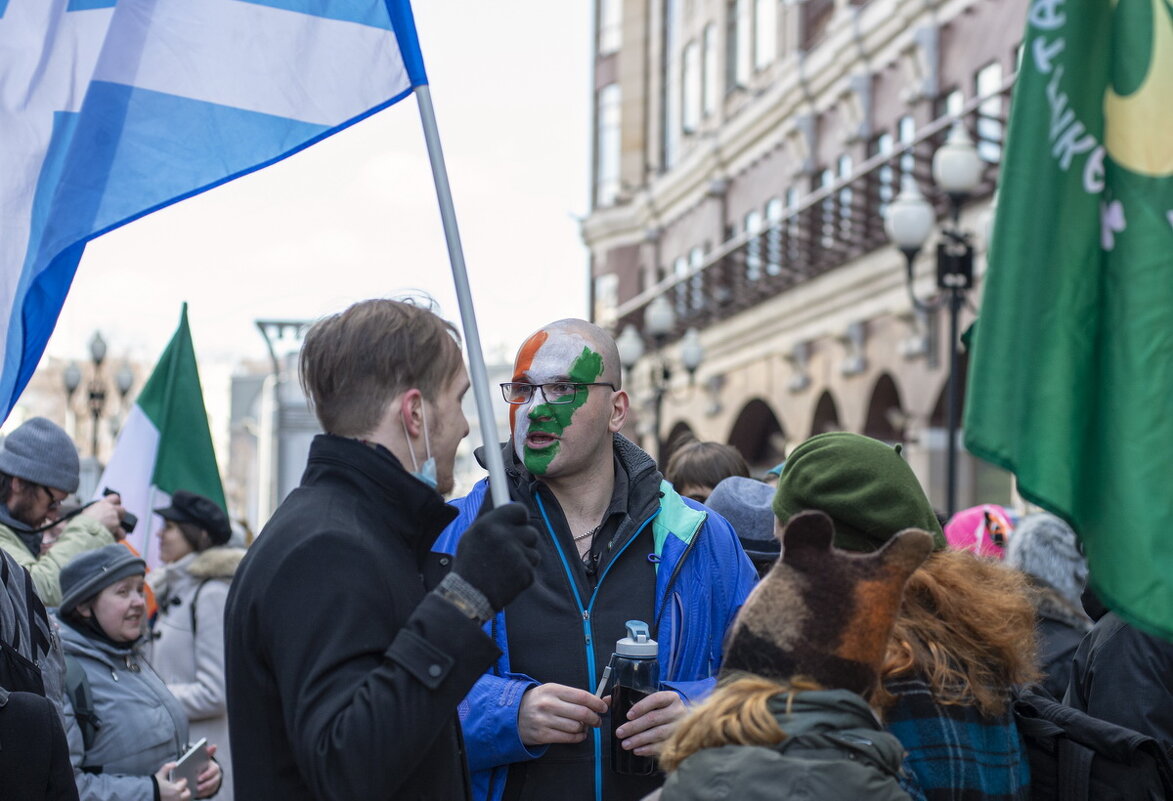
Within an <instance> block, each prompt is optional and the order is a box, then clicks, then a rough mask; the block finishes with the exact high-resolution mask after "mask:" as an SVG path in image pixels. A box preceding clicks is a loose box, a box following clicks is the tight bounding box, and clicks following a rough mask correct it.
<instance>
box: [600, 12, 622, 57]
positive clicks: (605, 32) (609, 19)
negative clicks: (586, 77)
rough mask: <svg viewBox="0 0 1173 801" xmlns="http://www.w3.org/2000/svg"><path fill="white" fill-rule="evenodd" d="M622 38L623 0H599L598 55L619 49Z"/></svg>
mask: <svg viewBox="0 0 1173 801" xmlns="http://www.w3.org/2000/svg"><path fill="white" fill-rule="evenodd" d="M622 38H623V0H599V55H600V56H605V55H607V54H608V53H614V52H616V51H617V50H619V45H620V44H621V43H622Z"/></svg>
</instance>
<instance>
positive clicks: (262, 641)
mask: <svg viewBox="0 0 1173 801" xmlns="http://www.w3.org/2000/svg"><path fill="white" fill-rule="evenodd" d="M454 516H455V512H454V511H453V510H451V509H450V508H449V507H448V506H446V505H445V504H444V502H443V499H442V498H441V497H440V495H439V494H437V493H436V492H435V491H434V490H432V489H430V488H428V487H427V486H425V485H424V484H423V483H422V482H420V481H418V480H417V479H415V478H413V477H412V476H411V475H409V474H408V473H407V472H406V471H405V470H404V469H403V467H402V466H401V465H400V464H399V462H398V460H396V459H395V457H394V456H392V455H391V453H390V452H388V451H387V450H385V449H383V448H379V447H373V446H370V445H367V444H364V443H361V442H358V441H356V440H351V439H344V438H340V437H334V436H329V435H322V436H318V437H316V438H315V439H314V441H313V444H312V445H311V447H310V457H309V463H308V465H307V467H306V472H305V475H304V476H303V477H302V482H301V486H300V487H299V488H298V489H296V490H294V491H293V493H291V494H290V496H289V498H288V499H286V501H285V502H284V503H283V504H281V506H280V508H279V509H278V510H277V512H276V513H275V514H274V515H273V517H272V519H271V520H270V521H269V523H268V524H267V525H266V526H265V528H264V530H263V531H262V533H261V535H260V537H259V538H258V540H257V542H256V544H255V545H253V546H252V548H251V549H250V551H249V554H248V555H247V556H246V557H245V559H244V561H243V563H242V564H241V567H240V569H239V571H238V572H237V574H236V579H235V581H234V582H233V587H232V590H231V592H230V594H229V597H228V604H227V608H226V610H225V618H226V620H225V632H226V634H225V638H226V654H225V659H226V662H227V665H226V671H227V678H228V719H229V728H230V733H231V740H232V759H233V765H234V769H235V773H236V781H235V785H236V797H237V798H247V799H250V801H263V799H280V801H301V800H302V799H330V800H331V801H334V800H337V801H355V800H356V799H363V801H380V800H385V801H390V799H444V800H445V801H450V800H451V799H461V798H466V797H468V779H467V769H466V766H465V759H464V755H463V744H462V741H461V739H460V727H459V724H458V721H457V716H456V708H457V705H458V704H459V703H460V701H461V699H463V698H464V696H465V694H466V693H467V692H468V691H469V689H470V688H471V687H472V685H473V683H474V682H475V681H476V680H477V679H478V678H479V677H480V675H481V674H482V673H484V671H485V670H486V669H487V668H488V667H489V666H490V665H491V664H492V662H493V660H494V659H495V658H496V657H497V655H498V651H497V648H496V646H495V645H494V644H493V642H492V640H491V639H490V638H489V637H488V636H486V635H485V634H484V632H483V631H481V629H480V627H478V626H477V625H476V624H475V623H473V622H472V621H471V620H470V619H469V618H467V617H466V616H465V615H464V614H462V613H461V612H460V611H459V610H457V608H456V607H455V606H453V605H452V604H450V603H448V602H447V601H445V600H443V599H441V598H439V597H437V596H436V595H435V594H434V593H429V592H428V588H429V587H431V586H433V585H434V583H435V582H436V581H437V580H438V578H439V573H440V572H442V570H443V569H444V568H443V567H442V566H441V565H440V564H439V560H441V557H440V556H438V555H434V554H431V553H430V547H431V545H432V543H433V541H434V540H435V538H436V536H437V535H438V534H439V533H440V531H441V530H442V529H443V527H444V526H445V525H446V524H447V523H448V522H449V521H450V520H451V519H452V518H453V517H454ZM443 559H444V562H445V563H446V561H447V557H443ZM425 576H427V578H425Z"/></svg>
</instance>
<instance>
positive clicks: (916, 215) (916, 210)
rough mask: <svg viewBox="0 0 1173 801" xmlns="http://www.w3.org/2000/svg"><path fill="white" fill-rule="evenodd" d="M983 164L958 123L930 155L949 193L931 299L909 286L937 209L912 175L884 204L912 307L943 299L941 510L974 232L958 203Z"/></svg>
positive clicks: (949, 484)
mask: <svg viewBox="0 0 1173 801" xmlns="http://www.w3.org/2000/svg"><path fill="white" fill-rule="evenodd" d="M981 171H982V163H981V159H980V158H979V156H978V153H977V148H975V147H974V144H973V140H972V139H971V138H970V136H969V132H968V131H966V129H965V125H964V124H963V123H961V122H957V123H955V124H954V125H953V128H952V129H951V130H950V131H949V135H948V137H947V138H946V140H945V143H944V144H943V145H942V146H941V147H940V148H938V150H937V152H936V153H934V154H933V180H934V182H935V183H936V184H937V186H938V187H939V188H940V189H941V190H942V191H943V192H945V194H947V195H948V196H949V205H950V215H949V221H948V223H947V224H946V225H944V226H942V228H941V235H940V237H939V241H938V242H937V287H938V289H940V290H942V292H943V293H945V294H939V295H938V296H937V297H936V298H934V299H932V300H930V301H922V300H921V299H920V298H918V297H917V296H916V293H915V291H914V289H913V265H914V262H915V261H916V256H917V254H918V253H919V252H920V250H921V248H923V247H924V244H925V242H926V241H927V240H928V238H929V235H930V234H931V233H932V229H933V225H934V223H935V220H936V213H935V212H934V211H933V207H932V205H931V204H930V203H929V202H928V200H926V199H925V197H924V195H923V194H922V193H921V191H920V187H919V186H918V185H917V183H916V179H914V178H913V177H912V176H911V175H906V176H905V178H904V182H903V185H902V186H901V190H900V194H899V195H897V197H896V198H895V199H894V200H893V201H892V204H891V205H890V206H889V207H888V214H887V216H886V218H885V220H884V228H885V230H886V231H887V234H888V238H889V239H891V240H892V243H893V244H895V245H896V247H898V248H899V249H900V251H901V252H902V253H903V254H904V257H905V260H906V268H907V269H906V273H905V275H906V280H907V284H908V294H909V297H910V298H911V299H912V304H913V306H914V307H916V308H917V309H919V310H921V311H935V310H936V309H939V308H940V307H941V306H942V305H944V304H945V303H946V302H947V303H948V305H949V385H948V389H947V392H948V417H947V423H946V425H947V428H948V441H947V443H946V447H947V464H946V470H947V472H946V480H945V486H946V512H947V513H948V514H949V515H950V516H952V515H953V513H954V512H955V511H957V429H958V414H959V411H960V408H961V401H960V398H958V391H959V390H960V388H961V381H960V376H959V375H958V373H959V369H958V355H959V354H958V345H959V342H958V316H959V314H960V312H961V306H962V304H963V303H964V302H965V293H966V292H967V291H968V290H969V289H970V288H971V287H972V286H973V237H972V235H971V234H970V233H969V232H968V231H963V230H961V224H960V222H961V207H962V204H964V203H965V200H966V198H967V197H968V196H969V195H970V194H972V193H973V191H974V190H975V189H977V187H978V184H979V183H980V181H981Z"/></svg>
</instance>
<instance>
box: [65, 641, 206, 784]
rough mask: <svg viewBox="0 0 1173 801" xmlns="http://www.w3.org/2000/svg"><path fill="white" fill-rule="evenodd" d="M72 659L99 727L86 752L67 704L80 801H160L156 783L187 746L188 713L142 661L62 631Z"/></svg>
mask: <svg viewBox="0 0 1173 801" xmlns="http://www.w3.org/2000/svg"><path fill="white" fill-rule="evenodd" d="M61 638H62V641H63V644H64V646H65V655H66V657H76V658H77V659H78V661H79V662H80V664H81V667H82V669H83V670H84V671H85V674H86V679H87V680H88V681H89V686H90V694H91V697H92V699H93V709H94V713H95V715H96V717H97V719H98V727H97V729H96V731H95V732H94V739H93V742H92V743H91V744H90V747H89V748H86V747H85V741H84V738H83V737H82V731H81V727H80V725H79V723H78V720H77V716H76V714H75V711H74V708H73V699H72V698H70V697H69V694H68V693H66V697H65V735H66V738H67V739H68V740H69V758H70V761H71V762H72V763H73V771H74V776H75V778H76V779H77V787H78V791H79V794H80V796H81V801H154V798H155V789H154V782H153V781H152V780H151V777H152V776H153V775H154V774H155V773H156V772H158V770H159V768H161V767H163V765H164V764H165V763H167V762H172V761H174V760H175V759H177V758H178V757H179V756H180V754H182V753H183V751H184V750H185V748H186V747H187V745H188V735H187V716H186V715H185V714H184V713H183V706H182V705H181V704H180V703H179V701H178V700H176V698H175V696H173V695H172V694H171V693H170V692H168V690H167V686H166V685H165V684H164V683H163V680H162V679H161V678H159V675H158V674H157V673H155V671H154V670H153V669H152V668H151V665H150V664H149V663H148V662H147V661H146V660H145V659H144V658H143V656H142V653H141V646H142V642H141V641H140V643H138V644H136V645H135V646H134V647H133V648H131V649H120V648H115V647H114V646H113V645H111V644H109V643H106V642H103V641H101V640H98V639H92V638H90V637H87V636H86V635H84V634H82V633H81V632H79V631H78V630H77V629H75V628H73V627H72V626H70V625H69V624H68V623H64V622H63V623H62V625H61Z"/></svg>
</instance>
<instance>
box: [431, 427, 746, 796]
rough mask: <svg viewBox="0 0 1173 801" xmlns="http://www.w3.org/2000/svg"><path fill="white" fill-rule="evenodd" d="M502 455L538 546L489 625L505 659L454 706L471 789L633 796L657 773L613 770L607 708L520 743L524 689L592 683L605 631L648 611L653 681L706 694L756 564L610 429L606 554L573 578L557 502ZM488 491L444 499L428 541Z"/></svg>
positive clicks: (605, 655)
mask: <svg viewBox="0 0 1173 801" xmlns="http://www.w3.org/2000/svg"><path fill="white" fill-rule="evenodd" d="M512 452H513V451H512V448H510V449H509V451H508V453H507V454H506V475H507V476H508V477H509V479H510V482H511V487H510V492H511V493H512V495H513V497H514V499H515V500H519V501H521V502H522V503H525V504H526V505H527V506H528V507H529V509H530V514H531V522H532V523H533V525H534V526H535V527H536V528H537V529H538V531H539V532H541V533H542V536H541V538H540V544H539V548H541V549H543V555H542V563H541V565H539V567H538V573H537V578H536V579H535V582H534V587H532V588H531V589H529V590H527V591H526V592H525V593H524V594H523V595H521V596H520V597H518V599H517V600H515V601H514V602H513V603H511V604H510V605H509V607H508V609H507V610H506V611H505V612H503V613H501V614H498V615H497V616H496V617H495V618H494V619H493V620H491V621H490V622H489V624H488V626H487V628H488V630H489V631H490V632H491V633H492V634H493V636H494V638H495V640H496V642H497V644H498V646H499V647H500V648H501V651H502V656H501V658H500V659H499V660H497V662H496V664H495V665H494V666H493V668H492V669H491V670H490V671H489V672H488V673H486V674H485V675H484V676H482V677H481V679H480V680H479V681H478V682H477V683H476V686H475V687H474V688H473V690H472V692H471V693H469V696H468V699H467V703H465V704H462V705H461V721H462V723H463V726H464V735H465V737H466V738H467V741H468V745H469V764H470V766H471V768H472V770H473V793H474V798H476V799H477V801H500V799H502V798H512V797H515V796H516V795H520V797H521V798H524V799H530V798H541V799H545V798H559V799H561V801H577V800H578V799H604V798H606V799H609V800H610V801H621V800H622V799H630V798H636V799H638V798H640V797H642V796H643V795H644V794H645V793H647V792H648V791H649V790H651V789H653V788H654V787H655V786H657V785H658V784H659V783H660V781H661V778H662V777H661V776H660V775H659V774H657V775H654V776H617V775H616V774H614V773H612V771H611V769H610V765H609V761H610V756H609V755H610V723H611V721H610V718H609V716H606V717H604V721H603V725H602V726H601V727H600V728H597V729H592V730H591V732H590V736H589V737H587V739H586V740H585V741H583V742H581V743H577V744H574V745H551V746H532V747H527V746H526V745H525V744H524V743H522V742H521V738H520V735H519V733H518V726H517V719H518V711H519V709H520V705H521V699H522V696H523V695H524V694H525V692H526V690H528V689H530V688H531V687H534V686H536V685H537V684H538V683H539V682H549V681H555V682H556V683H561V684H567V685H569V686H577V687H580V688H583V689H587V690H590V691H594V689H595V687H596V685H597V682H598V680H599V677H600V674H601V673H602V671H603V668H604V666H605V665H606V664H607V660H608V659H609V658H610V656H611V652H612V651H613V650H614V647H615V641H616V640H617V639H619V638H620V637H622V636H624V622H625V621H626V620H629V619H632V618H644V617H645V616H646V617H647V618H648V620H647V622H648V623H649V624H650V625H651V626H652V632H653V637H654V638H655V639H656V640H657V641H658V642H659V646H660V647H659V662H660V681H661V682H662V684H663V686H664V689H672V690H675V691H676V692H677V693H679V694H680V695H681V696H682V697H683V698H684V699H685V700H686V701H689V702H693V701H697V700H699V699H701V698H703V697H704V695H706V694H707V693H708V692H709V691H710V690H712V688H713V686H714V684H715V683H716V681H715V679H714V678H713V677H714V676H715V675H716V673H717V670H718V669H719V668H720V665H721V643H722V640H723V638H724V635H725V631H726V629H727V628H728V627H729V624H730V623H731V622H732V620H733V618H734V616H735V615H736V613H737V610H738V608H739V607H740V606H741V603H742V602H743V601H744V600H745V597H746V596H747V595H748V594H749V592H750V590H751V589H752V587H753V584H754V582H755V581H756V580H757V573H756V571H755V570H754V568H753V565H752V564H751V563H750V561H749V558H748V557H746V555H745V552H744V550H743V549H742V548H741V545H740V543H739V542H738V540H737V535H736V534H734V532H733V529H732V528H731V527H730V525H729V524H728V523H727V522H726V521H725V519H724V518H722V517H721V516H720V515H718V514H717V513H715V512H712V511H709V510H706V509H705V508H704V507H703V506H701V505H700V504H697V503H695V502H694V501H692V500H688V499H684V498H681V497H680V495H678V494H677V493H676V491H675V490H673V489H672V487H671V485H669V484H667V483H666V482H664V481H663V480H662V477H661V475H660V471H659V470H658V469H657V468H656V464H655V462H653V461H652V459H651V457H649V456H648V455H647V454H646V453H644V452H643V451H642V450H640V449H639V448H637V447H636V446H635V445H634V444H632V443H631V442H629V441H628V440H626V439H624V438H623V437H621V436H618V435H616V437H615V464H616V470H617V471H619V472H617V473H616V493H615V496H614V497H613V498H612V508H613V509H618V510H619V511H618V512H616V513H615V515H614V517H615V520H613V521H612V523H611V530H613V531H614V538H613V539H611V540H609V542H610V545H609V546H608V547H605V548H603V547H600V550H605V551H606V553H605V554H604V555H603V557H602V558H601V560H600V562H599V567H598V580H597V582H595V584H594V585H593V586H580V585H579V583H578V580H577V579H576V576H577V575H578V574H579V573H580V572H582V570H581V568H579V569H575V563H576V562H577V561H578V560H577V553H575V552H574V551H573V550H572V549H573V547H574V546H573V543H572V542H571V541H570V535H569V534H568V533H567V532H565V531H562V530H561V529H562V528H564V526H565V521H564V518H562V515H561V510H560V509H559V508H558V506H557V503H558V502H557V499H555V498H554V496H553V494H552V493H550V491H549V489H547V488H544V485H543V484H542V483H541V482H540V481H538V480H536V479H535V478H534V477H533V476H532V475H530V474H529V473H528V472H526V471H525V469H524V468H523V467H522V466H521V465H520V464H518V463H517V461H516V460H515V459H514V458H512ZM487 489H488V487H487V482H485V481H482V482H481V483H479V484H477V485H476V486H475V487H474V488H473V490H472V492H471V493H470V494H469V495H468V497H466V498H464V499H462V500H458V501H453V505H454V506H456V507H457V508H458V509H460V516H459V517H458V518H457V519H456V520H455V521H454V522H453V523H452V525H450V526H449V527H448V529H447V530H445V532H444V533H443V534H442V535H441V536H440V539H439V540H437V542H436V546H435V547H436V549H437V550H442V551H445V552H448V553H453V552H455V549H456V546H457V543H458V541H459V539H460V537H461V535H462V534H463V533H464V531H465V529H466V528H467V527H468V526H469V525H470V524H471V523H472V521H473V520H474V519H475V518H476V516H477V514H478V513H479V511H480V510H481V507H482V505H483V503H484V499H485V496H486V493H487ZM608 519H611V515H608ZM616 523H617V525H615V524H616ZM556 531H558V532H559V533H558V534H557V535H555V532H556ZM607 531H608V527H607V526H604V529H603V533H604V534H605V533H606V532H607ZM603 539H606V537H603ZM599 544H600V546H602V543H599ZM551 596H556V597H558V598H560V599H561V608H560V609H556V610H555V611H554V612H553V613H551V612H550V611H549V609H548V608H540V609H539V608H537V607H538V606H539V605H540V604H542V602H543V599H544V598H548V597H551ZM543 617H544V618H546V620H545V621H543V620H541V618H543ZM547 621H548V622H547ZM507 624H508V625H507ZM543 624H544V625H545V628H546V630H544V631H542V630H540V629H541V627H542V626H543ZM584 629H585V633H586V635H587V636H586V637H585V638H584V636H583V635H584ZM519 645H520V647H518V646H519ZM511 646H512V647H511ZM550 655H556V659H557V661H558V662H561V663H562V664H563V665H570V666H571V668H570V669H569V670H568V671H567V673H566V678H565V679H562V680H559V677H552V676H551V675H550V673H549V672H547V671H549V670H550V669H551V667H553V668H557V667H558V665H557V664H555V658H554V657H553V656H550ZM526 659H529V660H530V664H531V665H532V664H533V663H534V660H539V665H538V668H536V669H535V668H531V667H527V666H526V664H525V661H524V660H526ZM507 785H508V788H507Z"/></svg>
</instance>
